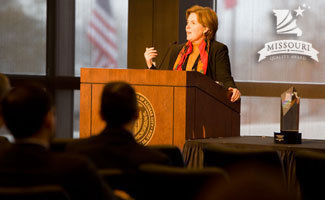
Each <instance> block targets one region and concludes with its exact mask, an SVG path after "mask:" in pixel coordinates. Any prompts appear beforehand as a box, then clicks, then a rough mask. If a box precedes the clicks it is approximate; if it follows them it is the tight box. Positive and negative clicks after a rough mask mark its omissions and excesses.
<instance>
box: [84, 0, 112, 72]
mask: <svg viewBox="0 0 325 200" xmlns="http://www.w3.org/2000/svg"><path fill="white" fill-rule="evenodd" d="M102 6H104V7H102ZM110 10H111V9H110V7H109V1H108V0H105V2H104V1H103V0H96V3H95V5H94V8H93V10H92V12H91V17H90V21H89V24H88V29H87V37H88V39H89V41H90V42H91V43H92V44H93V50H92V56H93V57H92V67H113V68H115V67H116V66H117V56H118V46H117V43H116V41H117V31H116V26H115V24H116V23H115V21H114V18H113V17H112V16H111V13H110Z"/></svg>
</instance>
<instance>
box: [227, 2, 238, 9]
mask: <svg viewBox="0 0 325 200" xmlns="http://www.w3.org/2000/svg"><path fill="white" fill-rule="evenodd" d="M224 3H225V7H226V8H227V9H231V8H233V7H235V6H236V4H237V0H224Z"/></svg>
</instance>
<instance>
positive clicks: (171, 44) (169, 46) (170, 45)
mask: <svg viewBox="0 0 325 200" xmlns="http://www.w3.org/2000/svg"><path fill="white" fill-rule="evenodd" d="M174 44H177V41H174V42H172V43H170V44H169V45H168V48H167V50H166V52H165V54H164V57H163V59H162V60H161V63H160V65H159V67H158V69H160V68H161V66H162V64H163V63H164V60H165V58H166V56H167V54H168V52H169V50H170V48H171V47H172V46H173V45H174Z"/></svg>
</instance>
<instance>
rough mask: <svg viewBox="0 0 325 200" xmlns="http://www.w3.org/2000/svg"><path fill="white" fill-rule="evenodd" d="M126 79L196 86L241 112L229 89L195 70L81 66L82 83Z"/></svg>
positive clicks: (134, 83)
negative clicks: (229, 95) (231, 98)
mask: <svg viewBox="0 0 325 200" xmlns="http://www.w3.org/2000/svg"><path fill="white" fill-rule="evenodd" d="M110 81H126V82H128V83H130V84H132V85H152V86H158V85H159V86H174V87H196V88H199V89H200V90H202V91H203V92H205V93H207V94H209V95H212V96H213V97H214V98H215V99H217V100H218V101H220V102H222V103H223V104H225V105H226V106H227V107H229V108H230V109H232V110H233V111H235V112H237V113H240V101H237V102H235V103H232V102H230V101H229V100H228V99H227V95H226V94H227V91H226V89H225V88H223V87H222V86H220V85H218V84H217V83H215V82H214V81H213V80H211V79H210V78H208V77H206V76H204V75H202V74H201V73H199V72H194V71H170V70H149V69H106V68H81V76H80V82H81V83H91V84H96V83H100V84H103V83H107V82H110Z"/></svg>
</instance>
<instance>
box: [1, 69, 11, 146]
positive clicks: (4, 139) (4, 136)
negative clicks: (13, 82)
mask: <svg viewBox="0 0 325 200" xmlns="http://www.w3.org/2000/svg"><path fill="white" fill-rule="evenodd" d="M9 90H10V83H9V79H8V78H7V77H6V76H5V75H4V74H1V73H0V148H3V147H7V146H8V145H9V144H10V143H9V140H8V137H10V136H9V135H8V133H7V132H6V130H5V128H4V124H3V118H2V99H3V97H4V96H5V95H6V93H7V92H8V91H9Z"/></svg>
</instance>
